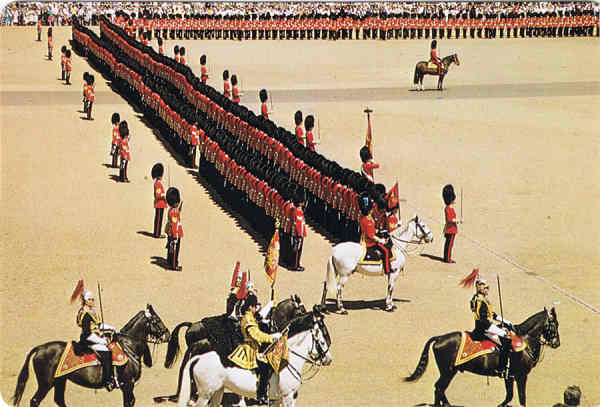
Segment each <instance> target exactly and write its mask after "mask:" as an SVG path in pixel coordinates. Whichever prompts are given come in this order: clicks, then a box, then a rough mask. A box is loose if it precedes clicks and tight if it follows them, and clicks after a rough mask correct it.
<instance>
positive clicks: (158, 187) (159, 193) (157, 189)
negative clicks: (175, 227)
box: [154, 179, 167, 208]
mask: <svg viewBox="0 0 600 407" xmlns="http://www.w3.org/2000/svg"><path fill="white" fill-rule="evenodd" d="M154 207H155V208H166V207H167V201H166V200H165V187H163V184H162V182H160V181H159V180H158V179H157V180H156V181H154Z"/></svg>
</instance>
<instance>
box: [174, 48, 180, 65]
mask: <svg viewBox="0 0 600 407" xmlns="http://www.w3.org/2000/svg"><path fill="white" fill-rule="evenodd" d="M173 54H175V55H174V56H173V58H174V59H175V62H179V45H175V47H173Z"/></svg>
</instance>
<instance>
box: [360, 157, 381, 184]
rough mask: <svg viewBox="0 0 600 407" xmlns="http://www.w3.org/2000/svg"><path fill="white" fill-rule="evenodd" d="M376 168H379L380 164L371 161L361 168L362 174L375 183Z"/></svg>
mask: <svg viewBox="0 0 600 407" xmlns="http://www.w3.org/2000/svg"><path fill="white" fill-rule="evenodd" d="M375 168H379V164H377V163H376V162H374V161H373V160H369V161H367V162H366V163H363V165H362V166H361V167H360V172H361V173H362V175H363V176H365V177H366V178H367V179H368V180H369V181H371V182H375V179H374V178H373V170H374V169H375Z"/></svg>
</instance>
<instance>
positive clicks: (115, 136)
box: [112, 124, 121, 146]
mask: <svg viewBox="0 0 600 407" xmlns="http://www.w3.org/2000/svg"><path fill="white" fill-rule="evenodd" d="M112 136H113V138H112V143H113V144H114V145H117V146H118V145H119V144H120V141H121V134H120V133H119V125H118V124H115V125H114V126H113V132H112Z"/></svg>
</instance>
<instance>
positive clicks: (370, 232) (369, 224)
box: [359, 194, 391, 274]
mask: <svg viewBox="0 0 600 407" xmlns="http://www.w3.org/2000/svg"><path fill="white" fill-rule="evenodd" d="M359 206H360V212H361V213H362V217H361V218H360V230H361V237H360V242H361V244H362V245H364V246H365V247H366V248H367V251H368V250H376V251H377V252H379V254H380V255H381V256H380V258H381V260H382V262H383V269H384V271H385V273H386V274H389V273H390V272H391V265H390V258H391V253H390V249H389V248H388V247H386V245H385V243H386V241H385V239H384V238H383V237H380V236H378V235H377V230H376V229H375V221H374V220H373V216H372V213H373V200H372V198H371V197H370V196H369V195H367V194H363V195H362V196H361V197H360V200H359Z"/></svg>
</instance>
